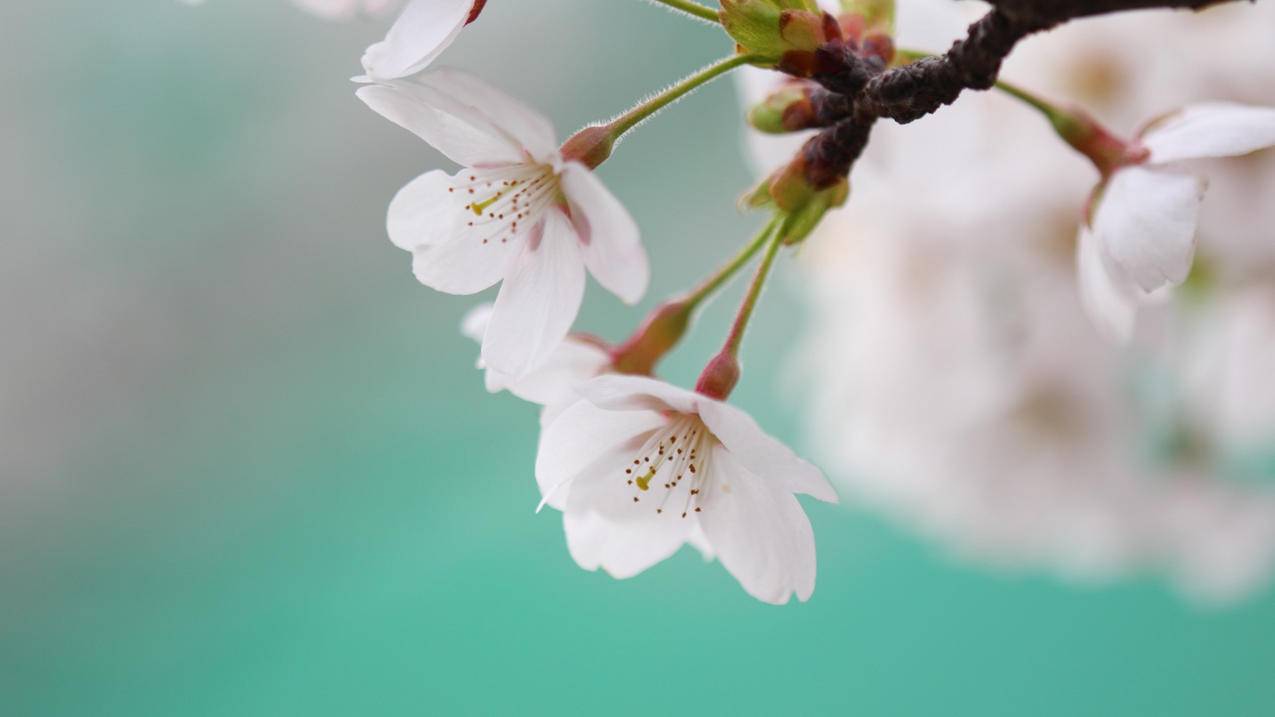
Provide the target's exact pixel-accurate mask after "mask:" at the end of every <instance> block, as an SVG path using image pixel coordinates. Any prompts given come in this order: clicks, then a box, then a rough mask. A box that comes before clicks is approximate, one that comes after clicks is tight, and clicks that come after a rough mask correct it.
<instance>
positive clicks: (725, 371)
mask: <svg viewBox="0 0 1275 717" xmlns="http://www.w3.org/2000/svg"><path fill="white" fill-rule="evenodd" d="M739 374H740V369H739V359H737V358H735V356H734V354H732V353H731V352H730V351H728V350H725V349H723V350H722V352H721V353H719V354H717V355H716V356H714V357H713V358H712V359H711V360H709V362H708V365H707V366H705V367H704V371H703V373H701V374H700V375H699V381H696V382H695V392H696V393H699V394H702V395H704V396H708V397H709V398H712V399H715V400H718V401H725V400H726V399H727V397H729V396H730V392H731V391H733V390H734V389H735V384H737V383H739Z"/></svg>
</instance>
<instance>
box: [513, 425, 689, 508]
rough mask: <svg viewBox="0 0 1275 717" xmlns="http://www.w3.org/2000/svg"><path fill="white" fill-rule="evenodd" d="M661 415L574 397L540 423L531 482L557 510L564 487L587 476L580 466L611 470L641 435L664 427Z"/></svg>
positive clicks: (562, 502) (619, 464) (561, 504)
mask: <svg viewBox="0 0 1275 717" xmlns="http://www.w3.org/2000/svg"><path fill="white" fill-rule="evenodd" d="M664 423H665V420H664V417H663V416H661V415H659V414H658V413H652V412H649V411H605V410H602V409H600V408H598V407H597V406H594V405H593V404H591V403H589V402H588V401H577V402H576V403H574V404H572V405H571V406H569V407H567V408H566V409H565V410H563V411H562V413H561V414H559V415H558V417H557V418H556V419H554V421H553V422H552V423H550V424H548V425H546V426H545V427H544V428H543V430H542V432H541V436H540V447H539V451H538V453H537V455H536V482H537V483H538V484H539V485H540V490H541V495H542V496H544V497H547V498H548V499H549V505H551V506H553V507H554V508H557V509H558V510H563V509H565V507H566V499H567V491H566V490H564V487H565V486H566V485H567V484H568V483H569V482H571V481H573V480H575V479H577V478H581V477H583V478H586V479H587V478H589V477H597V476H596V475H594V476H590V475H589V474H587V473H586V469H589V468H591V467H593V466H596V465H597V464H598V462H599V461H605V462H607V464H608V465H609V464H611V463H614V464H615V465H616V466H617V471H618V470H619V469H622V468H623V466H624V464H625V462H626V461H628V460H630V456H631V454H632V453H634V452H635V451H637V450H638V449H639V448H640V447H641V445H642V442H643V441H644V440H646V437H647V436H648V435H650V433H651V432H652V431H653V430H655V429H656V428H658V427H660V426H662V425H664Z"/></svg>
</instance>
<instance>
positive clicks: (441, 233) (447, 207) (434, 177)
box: [385, 170, 458, 251]
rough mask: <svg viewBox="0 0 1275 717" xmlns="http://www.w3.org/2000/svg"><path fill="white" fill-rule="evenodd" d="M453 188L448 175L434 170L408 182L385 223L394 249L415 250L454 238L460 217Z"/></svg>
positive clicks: (396, 199)
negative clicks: (452, 236)
mask: <svg viewBox="0 0 1275 717" xmlns="http://www.w3.org/2000/svg"><path fill="white" fill-rule="evenodd" d="M451 188H452V180H451V178H450V177H448V176H447V173H446V172H443V171H441V170H435V171H433V172H428V173H426V174H422V175H421V176H419V177H417V178H416V179H413V180H412V181H411V182H408V184H407V186H405V187H403V188H402V189H400V190H399V192H398V194H396V195H394V199H393V200H392V201H391V202H390V208H389V211H388V212H387V215H386V222H385V226H386V230H387V231H388V232H389V235H390V241H392V242H394V246H396V247H398V248H400V249H403V250H406V251H414V250H415V249H417V248H418V247H421V246H426V245H429V244H437V243H439V242H440V241H445V240H447V239H448V238H450V237H451V235H452V231H453V226H454V224H455V222H456V219H457V215H458V213H457V211H456V202H455V200H454V199H453V198H452V196H451V194H450V193H449V191H448V190H450V189H451Z"/></svg>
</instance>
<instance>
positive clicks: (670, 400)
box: [577, 374, 704, 413]
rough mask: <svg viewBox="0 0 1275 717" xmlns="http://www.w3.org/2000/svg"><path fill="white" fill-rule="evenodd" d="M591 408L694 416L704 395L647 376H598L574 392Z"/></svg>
mask: <svg viewBox="0 0 1275 717" xmlns="http://www.w3.org/2000/svg"><path fill="white" fill-rule="evenodd" d="M577 390H578V391H579V392H580V395H582V396H584V397H585V398H588V399H589V400H590V401H591V402H593V404H594V405H596V406H599V407H601V408H607V409H610V410H613V411H636V410H648V411H675V412H677V413H695V412H696V406H697V405H698V404H699V402H700V401H701V400H704V397H703V396H700V395H699V394H697V393H694V392H692V391H687V390H686V389H683V388H678V387H677V386H673V385H670V384H667V383H665V382H663V381H659V380H656V379H653V378H648V377H646V376H622V375H619V374H608V375H606V376H599V377H597V378H595V379H593V380H592V381H589V382H588V383H585V384H581V385H580V387H579V388H578V389H577Z"/></svg>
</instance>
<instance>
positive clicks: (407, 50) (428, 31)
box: [363, 0, 474, 80]
mask: <svg viewBox="0 0 1275 717" xmlns="http://www.w3.org/2000/svg"><path fill="white" fill-rule="evenodd" d="M473 4H474V3H473V0H412V2H411V3H409V4H408V6H407V7H406V8H404V9H403V12H402V14H401V15H399V17H398V20H396V21H395V22H394V25H393V26H391V27H390V30H389V32H388V33H387V34H386V35H385V39H384V40H382V41H381V42H378V43H376V44H375V45H372V46H371V47H369V48H367V52H365V53H364V54H363V70H364V71H365V72H366V73H367V75H368V77H369V78H371V79H372V80H392V79H397V78H400V77H406V76H408V75H414V74H416V73H417V72H420V71H421V70H423V69H425V67H426V66H427V65H429V64H430V63H431V62H433V61H434V60H435V59H436V58H437V57H438V56H439V55H440V54H442V52H443V50H446V49H447V48H448V47H449V46H450V45H451V44H452V42H454V41H455V40H456V37H457V36H458V35H459V34H460V32H461V30H462V29H464V27H465V23H466V22H467V21H468V19H469V12H470V10H471V9H472V8H473Z"/></svg>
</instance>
